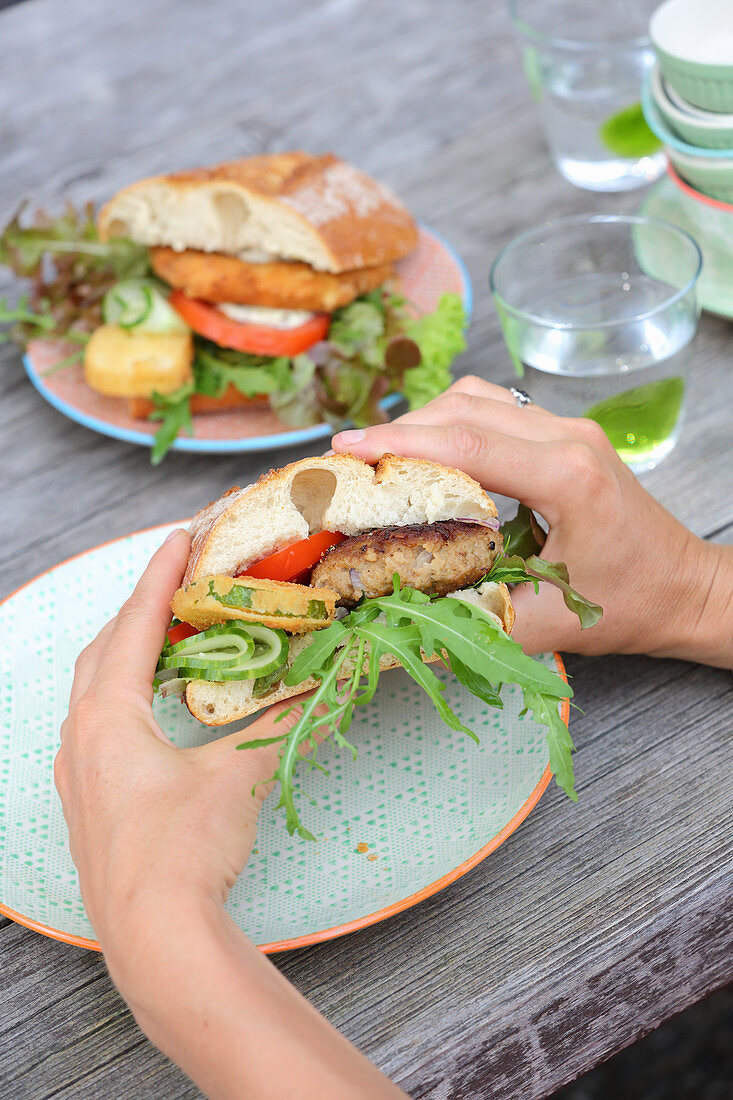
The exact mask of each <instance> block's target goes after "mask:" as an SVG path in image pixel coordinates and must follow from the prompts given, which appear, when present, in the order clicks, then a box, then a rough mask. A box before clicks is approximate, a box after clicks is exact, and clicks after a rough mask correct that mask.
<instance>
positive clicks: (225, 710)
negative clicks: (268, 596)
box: [185, 582, 514, 726]
mask: <svg viewBox="0 0 733 1100" xmlns="http://www.w3.org/2000/svg"><path fill="white" fill-rule="evenodd" d="M450 596H452V597H454V598H455V599H459V600H464V601H465V602H466V603H474V604H477V605H478V606H479V607H481V608H482V609H483V610H484V611H486V612H487V613H488V614H489V615H491V617H492V618H493V619H494V621H495V622H496V623H497V624H498V625H499V626H500V627H501V629H502V630H504V631H505V632H506V633H507V634H510V633H511V631H512V627H513V626H514V608H513V607H512V602H511V599H510V596H509V589H508V588H507V586H506V585H505V584H494V583H493V582H485V583H484V584H482V585H480V586H479V587H478V588H467V589H461V590H460V591H457V592H451V593H450ZM311 637H312V635H311V634H296V635H293V637H292V638H291V641H290V653H289V655H288V667H290V666H291V665H292V663H293V661H294V660H295V658H296V657H297V656H298V654H299V653H301V652H302V651H303V649H305V647H306V646H307V645H308V643H309V642H310V640H311ZM423 660H424V661H425V662H426V664H429V663H431V662H432V661H437V660H438V658H437V657H431V658H430V660H426V658H425V657H423ZM379 667H380V669H382V670H383V671H384V670H387V669H390V668H401V667H402V666H401V664H400V662H399V661H398V660H397V659H396V658H393V657H390V656H385V657H383V658H382V660H381V661H380V664H379ZM344 671H345V672H346V673H348V672H350V671H353V665H352V666H351V669H350V668H349V667H348V664H347V665H345V666H344ZM317 686H318V680H315V679H313V678H312V677H310V678H309V679H308V680H304V681H303V682H302V683H300V684H298V685H297V686H295V687H286V686H285V684H283V683H280V684H277V685H276V686H275V687H274V688H273V690H272V691H271V692H269V693H268V694H267V695H265V696H262V697H261V698H257V699H256V698H254V697H253V695H252V690H253V687H254V680H235V681H232V682H229V683H211V682H208V681H205V680H192V681H191V683H190V684H189V685H188V687H187V688H186V695H185V700H186V705H187V706H188V709H189V710H190V712H191V714H192V715H193V716H194V718H198V720H199V721H200V722H203V723H204V724H205V725H207V726H224V725H226V724H227V723H229V722H237V721H240V720H241V719H243V718H247V717H248V716H249V715H250V714H255V713H256V712H257V711H258V710H263V709H265V708H266V707H269V706H272V704H273V703H280V702H282V701H283V700H285V699H292V698H293V697H294V696H296V695H302V694H303V692H305V691H311V690H312V689H313V688H315V687H317Z"/></svg>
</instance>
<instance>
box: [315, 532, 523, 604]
mask: <svg viewBox="0 0 733 1100" xmlns="http://www.w3.org/2000/svg"><path fill="white" fill-rule="evenodd" d="M501 542H502V540H501V535H500V534H499V533H498V532H497V531H493V530H492V529H491V528H489V527H482V526H481V525H478V524H474V523H464V522H462V521H461V520H444V521H442V522H440V523H420V524H413V525H410V526H407V527H379V528H376V529H375V530H373V531H367V532H366V533H365V534H363V535H353V536H351V537H350V538H347V539H344V541H343V542H340V543H339V544H338V546H334V547H332V548H331V549H330V550H328V551H326V553H325V554H324V555H323V557H322V558H321V560H320V562H319V563H318V565H317V566H316V567H315V569H314V570H313V575H312V577H311V584H313V585H321V586H323V587H324V588H329V589H331V590H332V591H334V592H337V593H338V602H339V603H340V604H342V605H343V606H346V607H348V606H351V605H353V604H355V603H356V602H357V600H358V599H359V598H360V597H361V596H362V594H366V595H367V596H368V597H376V596H386V595H388V594H389V593H390V592H392V589H393V576H394V574H395V573H398V574H399V576H400V579H401V581H402V584H403V585H405V586H406V587H410V588H418V589H419V590H420V591H421V592H426V593H428V594H430V595H438V596H445V595H447V594H448V593H449V592H455V591H456V590H457V589H459V588H465V587H467V586H468V585H471V584H475V583H476V581H478V580H480V579H481V577H483V576H484V574H485V573H488V571H489V569H490V568H491V566H492V565H493V563H494V561H495V560H496V558H497V557H498V555H499V554H500V553H501Z"/></svg>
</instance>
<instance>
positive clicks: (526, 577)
mask: <svg viewBox="0 0 733 1100" xmlns="http://www.w3.org/2000/svg"><path fill="white" fill-rule="evenodd" d="M501 534H502V536H503V538H504V553H503V554H502V555H501V557H499V558H497V559H496V561H495V562H494V564H493V565H492V567H491V569H490V570H489V572H488V573H487V574H486V576H485V577H482V578H481V581H479V584H481V583H483V582H484V581H494V582H497V583H498V582H499V581H503V582H504V583H505V584H524V583H527V582H528V583H530V584H532V585H534V590H535V592H538V591H539V587H540V586H539V581H547V583H548V584H552V585H554V586H555V587H556V588H559V589H560V591H561V592H562V595H563V600H564V601H565V606H566V607H567V608H568V610H570V611H572V612H573V614H575V615H577V616H578V619H579V621H580V628H581V630H587V629H588V628H589V627H591V626H595V625H596V623H597V622H599V621H600V619H601V616H602V615H603V608H602V607H601V606H600V604H597V603H594V602H593V601H592V600H589V599H588V598H587V597H586V596H581V594H580V592H578V591H577V589H575V588H573V587H572V585H571V584H570V576H569V574H568V567H567V565H565V562H562V561H546V560H545V559H544V558H541V557H539V556H538V554H537V553H536V551H538V550H541V549H542V547H543V546H544V544H545V540H546V538H547V536H546V535H545V532H544V531H543V530H542V528H541V527H540V525H539V523H538V522H537V520H536V518H535V516H534V513H533V512H532V510H531V509H530V508H527V506H526V505H524V504H520V505H519V508H518V510H517V514H516V516H515V517H514V518H513V519H511V520H509V521H508V522H507V523H504V524H502V527H501ZM510 548H511V549H512V550H515V551H516V553H514V554H508V553H507V551H508V550H509V549H510Z"/></svg>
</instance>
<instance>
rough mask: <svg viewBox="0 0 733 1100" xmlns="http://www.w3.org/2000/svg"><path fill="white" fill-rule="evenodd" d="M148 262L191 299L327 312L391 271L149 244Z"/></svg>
mask: <svg viewBox="0 0 733 1100" xmlns="http://www.w3.org/2000/svg"><path fill="white" fill-rule="evenodd" d="M150 262H151V264H152V265H153V271H154V272H155V273H156V275H159V276H160V278H161V279H165V281H166V282H167V283H170V285H171V286H174V287H177V288H178V289H179V290H184V291H185V292H186V294H188V295H189V297H191V298H203V299H204V300H205V301H207V302H234V303H235V304H238V305H245V306H266V307H267V308H268V309H307V310H314V311H317V312H318V311H324V312H326V313H333V311H334V310H335V309H338V308H339V306H345V305H347V304H348V303H349V302H353V300H354V298H358V297H359V295H360V294H366V293H367V292H368V291H370V290H374V289H375V288H376V287H378V286H381V285H382V283H384V282H386V280H387V279H389V278H390V276H391V275H392V268H391V267H390V265H389V264H381V265H380V266H379V267H363V268H359V270H357V271H344V272H342V274H340V275H335V274H334V273H333V272H331V271H316V270H315V269H314V268H312V267H311V266H310V264H304V263H299V262H296V261H286V260H282V261H279V262H276V263H262V264H253V263H247V262H246V261H245V260H239V259H237V257H236V256H223V255H221V254H220V253H218V252H214V253H211V252H200V251H196V250H194V249H187V250H186V251H185V252H176V251H175V249H173V248H151V250H150Z"/></svg>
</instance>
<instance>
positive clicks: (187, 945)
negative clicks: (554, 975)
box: [99, 888, 224, 1017]
mask: <svg viewBox="0 0 733 1100" xmlns="http://www.w3.org/2000/svg"><path fill="white" fill-rule="evenodd" d="M223 916H224V907H223V904H222V903H221V901H219V900H216V899H214V898H213V897H209V896H207V895H205V894H203V893H199V892H197V891H192V890H191V889H190V888H180V889H176V888H169V889H165V888H163V889H156V890H155V891H150V892H144V891H143V892H141V893H139V894H138V895H137V896H136V897H135V899H134V900H132V901H131V902H130V903H129V905H127V906H125V910H124V917H123V918H122V919H119V918H118V919H117V920H116V921H114V922H112V921H110V922H107V923H108V930H107V934H106V935H103V934H100V937H99V938H100V943H101V946H102V951H103V953H104V959H105V963H106V964H107V969H108V970H109V973H110V976H111V978H112V980H113V981H114V983H115V985H116V986H117V988H118V989H119V991H120V993H121V994H122V996H123V997H124V998H125V1000H126V1001H127V1002H128V1004H129V1005H130V1007H131V1008H132V1010H133V1012H134V1013H135V1015H136V1017H137V1016H138V1013H145V1012H147V1011H148V1010H149V1009H150V1008H151V1007H153V1008H155V1009H156V1010H157V1009H159V1008H161V1007H165V1006H166V1005H167V1002H168V1000H169V998H168V997H164V998H161V990H162V989H165V988H166V986H167V984H168V979H167V977H166V974H167V973H173V972H178V973H180V974H184V973H188V972H190V968H191V965H192V963H194V962H195V956H196V949H197V947H198V945H200V944H206V943H210V942H212V939H213V938H214V935H215V932H216V929H217V925H218V923H219V922H220V921H221V919H222V917H223Z"/></svg>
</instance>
